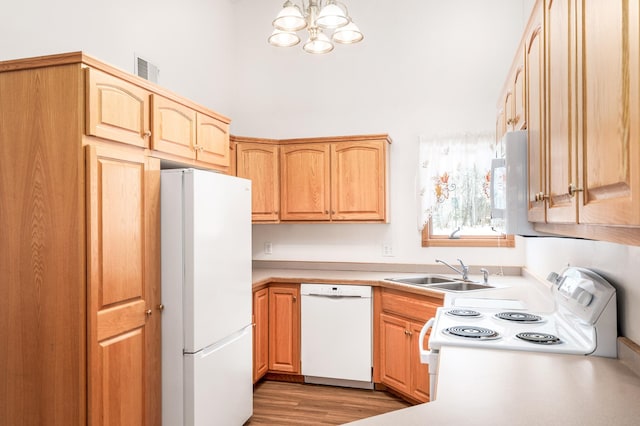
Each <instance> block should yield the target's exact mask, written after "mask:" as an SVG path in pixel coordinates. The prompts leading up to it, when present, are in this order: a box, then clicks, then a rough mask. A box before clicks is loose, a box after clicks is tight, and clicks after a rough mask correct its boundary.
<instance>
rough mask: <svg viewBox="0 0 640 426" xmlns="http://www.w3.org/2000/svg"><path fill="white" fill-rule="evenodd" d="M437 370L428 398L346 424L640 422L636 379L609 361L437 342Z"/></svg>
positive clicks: (639, 388)
mask: <svg viewBox="0 0 640 426" xmlns="http://www.w3.org/2000/svg"><path fill="white" fill-rule="evenodd" d="M439 368H440V370H439V376H438V391H437V398H436V400H435V401H433V402H428V403H425V404H420V405H416V406H413V407H409V408H405V409H402V410H398V411H393V412H390V413H386V414H383V415H380V416H375V417H370V418H368V419H364V420H360V421H357V422H353V423H350V424H353V425H354V426H355V425H358V426H383V425H384V426H387V425H402V426H410V425H563V426H567V425H582V426H587V425H611V426H613V425H615V426H622V425H636V426H637V425H638V424H640V377H639V376H637V375H635V374H634V373H633V372H632V371H631V370H630V369H629V368H627V366H626V365H625V364H623V363H622V362H620V361H619V360H617V359H611V358H602V357H595V356H591V357H589V356H579V355H558V354H546V353H539V352H520V351H519V352H512V351H502V350H491V349H472V348H460V347H444V348H442V350H441V352H440V367H439Z"/></svg>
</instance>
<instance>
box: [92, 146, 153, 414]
mask: <svg viewBox="0 0 640 426" xmlns="http://www.w3.org/2000/svg"><path fill="white" fill-rule="evenodd" d="M86 160H87V183H88V185H87V262H88V265H89V266H88V274H87V275H88V289H87V291H88V294H87V304H88V336H89V337H88V359H87V360H88V376H89V380H88V383H89V387H88V393H89V395H88V405H89V407H88V413H89V419H90V420H89V423H91V424H95V425H98V424H100V425H102V424H104V425H146V424H149V425H150V424H159V422H160V415H159V413H160V411H159V410H160V402H159V395H160V394H159V392H158V389H160V382H159V380H160V379H159V377H160V370H159V366H160V360H159V354H160V327H159V320H160V318H159V311H157V310H156V308H155V307H156V306H157V303H158V297H159V272H158V265H159V262H158V252H159V251H158V247H159V232H158V229H159V221H158V219H159V211H158V201H159V188H160V186H159V185H160V174H159V161H158V160H154V159H147V158H145V157H144V155H143V153H142V152H138V153H131V152H126V153H123V152H119V151H110V150H106V149H104V148H96V147H93V146H89V147H87V158H86Z"/></svg>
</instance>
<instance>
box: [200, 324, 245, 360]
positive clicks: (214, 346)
mask: <svg viewBox="0 0 640 426" xmlns="http://www.w3.org/2000/svg"><path fill="white" fill-rule="evenodd" d="M251 328H252V325H251V324H249V325H247V326H246V327H245V328H243V329H242V330H238V331H236V332H235V333H233V334H231V335H229V336H227V337H225V338H224V339H222V340H220V341H219V342H216V343H214V344H212V345H209V346H207V347H206V348H203V349H202V350H201V351H200V352H199V353H198V355H199V356H200V358H206V357H207V356H209V355H211V354H213V353H215V352H216V351H219V350H220V349H222V348H224V347H225V346H229V345H230V344H232V343H233V342H235V341H237V340H240V339H241V338H243V337H244V336H245V335H246V334H247V333H249V332H250V331H251Z"/></svg>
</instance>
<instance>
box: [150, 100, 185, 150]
mask: <svg viewBox="0 0 640 426" xmlns="http://www.w3.org/2000/svg"><path fill="white" fill-rule="evenodd" d="M151 107H152V111H153V114H152V123H153V130H152V132H151V149H155V150H158V151H162V152H165V153H167V154H173V155H178V156H180V157H185V158H189V159H195V158H196V148H195V146H196V112H195V111H194V110H192V109H190V108H187V107H185V106H184V105H181V104H179V103H177V102H174V101H172V100H170V99H166V98H164V97H162V96H158V95H152V96H151Z"/></svg>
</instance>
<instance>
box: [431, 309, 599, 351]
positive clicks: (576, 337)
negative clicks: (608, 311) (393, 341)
mask: <svg viewBox="0 0 640 426" xmlns="http://www.w3.org/2000/svg"><path fill="white" fill-rule="evenodd" d="M460 310H461V309H460V308H456V307H452V308H438V310H437V311H436V319H435V322H434V325H433V331H432V333H431V338H430V339H429V346H430V347H431V348H432V349H439V348H440V347H442V346H446V345H448V346H467V347H477V346H480V347H487V348H494V349H507V350H523V351H533V352H554V353H568V354H582V355H585V354H589V353H591V352H593V350H594V349H595V342H596V339H595V330H594V328H593V327H591V326H585V325H582V326H579V325H578V329H577V330H574V329H573V328H574V327H575V326H576V325H575V324H574V325H571V326H570V325H568V324H567V320H566V319H564V318H562V317H561V316H560V314H559V313H552V314H549V313H534V312H526V311H514V310H504V309H490V308H478V309H473V308H464V309H463V310H462V311H464V316H455V315H451V313H452V312H453V313H455V312H457V311H460ZM472 312H474V313H475V314H472ZM501 317H511V318H516V320H513V321H510V320H507V319H502V318H501Z"/></svg>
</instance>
